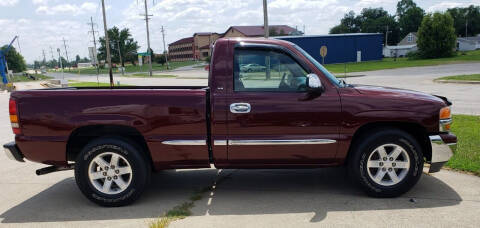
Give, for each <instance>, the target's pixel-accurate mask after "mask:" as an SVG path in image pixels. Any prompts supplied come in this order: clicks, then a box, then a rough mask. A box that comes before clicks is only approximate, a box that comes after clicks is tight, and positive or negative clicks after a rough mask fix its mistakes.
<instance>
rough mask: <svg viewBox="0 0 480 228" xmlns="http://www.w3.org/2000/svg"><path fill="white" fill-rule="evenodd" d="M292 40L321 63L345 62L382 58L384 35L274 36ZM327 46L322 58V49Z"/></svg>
mask: <svg viewBox="0 0 480 228" xmlns="http://www.w3.org/2000/svg"><path fill="white" fill-rule="evenodd" d="M273 38H275V39H281V40H286V41H290V42H292V43H294V44H296V45H298V46H299V47H301V48H302V49H303V50H305V51H306V52H308V53H309V54H310V55H311V56H312V57H313V58H315V59H316V60H317V61H318V62H319V63H324V64H329V63H344V62H359V61H371V60H381V59H382V48H383V36H382V34H381V33H350V34H329V35H319V36H282V37H273ZM322 46H325V47H326V48H327V52H326V53H327V55H326V56H325V58H322V56H321V55H320V49H321V48H322Z"/></svg>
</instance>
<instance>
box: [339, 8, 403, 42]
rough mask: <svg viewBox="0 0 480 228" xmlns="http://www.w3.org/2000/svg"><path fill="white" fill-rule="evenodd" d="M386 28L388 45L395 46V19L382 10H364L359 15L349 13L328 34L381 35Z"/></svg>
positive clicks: (396, 38) (397, 37) (397, 31)
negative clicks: (360, 33)
mask: <svg viewBox="0 0 480 228" xmlns="http://www.w3.org/2000/svg"><path fill="white" fill-rule="evenodd" d="M387 26H388V31H389V34H388V38H389V39H388V43H389V44H396V43H397V42H398V41H399V40H400V39H399V38H400V35H399V34H400V30H399V27H398V23H397V22H396V21H395V17H394V16H392V15H389V14H388V12H387V11H385V10H384V9H383V8H364V9H363V10H362V12H361V13H360V15H355V12H353V11H350V12H348V13H347V14H345V15H344V16H343V18H342V20H341V21H340V24H339V25H337V26H334V27H333V28H331V29H330V34H339V33H358V32H365V33H377V32H378V33H383V35H384V37H385V34H386V31H387Z"/></svg>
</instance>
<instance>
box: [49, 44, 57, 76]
mask: <svg viewBox="0 0 480 228" xmlns="http://www.w3.org/2000/svg"><path fill="white" fill-rule="evenodd" d="M50 54H52V60H53V61H55V56H53V48H52V46H50ZM57 67H58V63H57ZM55 71H56V70H55Z"/></svg>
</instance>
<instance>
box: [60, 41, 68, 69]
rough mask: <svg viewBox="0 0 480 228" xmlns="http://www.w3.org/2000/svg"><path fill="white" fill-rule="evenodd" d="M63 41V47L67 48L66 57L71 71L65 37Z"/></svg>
mask: <svg viewBox="0 0 480 228" xmlns="http://www.w3.org/2000/svg"><path fill="white" fill-rule="evenodd" d="M62 39H63V47H64V48H65V56H66V57H67V64H68V69H69V70H70V60H69V59H68V51H67V44H65V37H63V38H62Z"/></svg>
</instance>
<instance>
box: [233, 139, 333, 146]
mask: <svg viewBox="0 0 480 228" xmlns="http://www.w3.org/2000/svg"><path fill="white" fill-rule="evenodd" d="M336 142H337V141H336V140H333V139H279V140H275V139H274V140H228V145H232V146H236V145H299V144H300V145H305V144H330V143H336Z"/></svg>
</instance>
